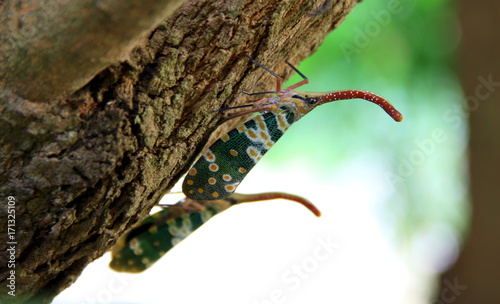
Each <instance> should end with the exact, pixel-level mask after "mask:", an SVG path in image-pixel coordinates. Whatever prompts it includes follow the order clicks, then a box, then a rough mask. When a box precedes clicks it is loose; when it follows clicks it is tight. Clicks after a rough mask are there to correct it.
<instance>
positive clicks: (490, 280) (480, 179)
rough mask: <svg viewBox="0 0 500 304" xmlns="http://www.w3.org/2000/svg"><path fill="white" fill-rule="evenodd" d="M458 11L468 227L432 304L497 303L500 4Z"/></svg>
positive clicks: (484, 0) (488, 0) (491, 0)
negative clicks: (465, 125) (466, 125)
mask: <svg viewBox="0 0 500 304" xmlns="http://www.w3.org/2000/svg"><path fill="white" fill-rule="evenodd" d="M461 10H462V13H461V23H462V32H463V33H462V36H463V42H462V52H461V56H460V76H461V80H462V83H463V87H464V90H465V95H466V96H467V97H466V104H465V105H464V109H463V110H464V115H467V114H469V137H470V139H469V167H470V198H471V209H472V210H471V224H470V231H469V233H468V235H467V239H466V240H465V242H464V247H463V250H462V252H461V253H460V256H459V258H458V260H457V262H456V263H455V265H453V266H452V267H451V269H449V270H448V271H447V272H446V273H444V274H443V275H442V277H441V286H440V288H439V290H438V294H437V298H438V300H439V301H440V302H437V303H455V304H462V303H464V304H465V303H484V304H487V303H500V289H499V286H500V263H499V262H498V260H499V257H500V204H499V202H500V187H498V183H499V181H500V157H499V155H500V140H499V138H498V133H497V132H498V130H499V129H500V121H499V119H498V113H500V103H499V100H500V90H499V87H500V75H499V74H498V71H500V60H499V59H498V58H499V57H498V54H499V52H500V41H499V40H498V35H497V33H495V31H492V29H496V28H499V27H500V3H499V2H498V1H496V0H480V1H474V2H473V1H465V2H464V3H463V5H462V7H461ZM486 12H487V13H486ZM495 72H497V73H495Z"/></svg>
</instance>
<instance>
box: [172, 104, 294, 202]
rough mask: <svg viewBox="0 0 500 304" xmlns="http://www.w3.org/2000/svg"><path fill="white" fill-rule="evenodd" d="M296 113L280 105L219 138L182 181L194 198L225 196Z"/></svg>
mask: <svg viewBox="0 0 500 304" xmlns="http://www.w3.org/2000/svg"><path fill="white" fill-rule="evenodd" d="M294 118H295V114H294V113H293V112H292V111H290V110H288V109H286V108H280V109H277V110H275V111H273V112H267V113H265V114H262V115H258V116H256V117H254V118H252V119H250V120H248V121H247V122H245V123H244V124H242V125H240V126H238V127H237V128H235V129H233V130H231V131H229V132H228V133H227V134H225V135H223V136H222V137H221V138H220V139H218V140H217V141H216V142H215V143H214V144H213V145H212V146H210V148H208V149H207V151H205V153H203V155H202V157H200V159H199V160H198V161H197V162H196V164H195V165H194V166H193V167H192V168H191V169H190V170H189V172H188V175H187V176H186V178H185V179H184V182H183V184H182V190H183V192H184V194H186V196H187V197H188V198H190V199H194V200H214V199H224V198H226V197H228V196H229V195H231V194H232V193H233V192H234V191H235V190H236V187H238V185H239V184H240V182H241V181H242V180H243V179H244V178H245V176H246V175H247V174H248V172H249V171H250V170H251V169H252V168H253V167H254V166H255V164H256V163H257V162H258V161H259V160H260V159H261V158H262V156H263V155H264V154H265V153H266V152H267V151H268V150H269V149H270V148H271V147H272V146H273V145H274V143H275V142H276V141H277V140H278V139H279V138H280V137H281V136H282V135H283V133H284V132H285V131H286V130H287V129H288V128H289V127H290V125H291V124H292V123H293V122H294Z"/></svg>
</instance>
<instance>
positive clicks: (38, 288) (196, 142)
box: [0, 0, 355, 302]
mask: <svg viewBox="0 0 500 304" xmlns="http://www.w3.org/2000/svg"><path fill="white" fill-rule="evenodd" d="M354 5H355V1H354V0H337V1H326V2H324V3H323V2H317V1H312V0H291V1H285V2H283V1H265V2H261V1H229V2H228V1H222V0H199V1H194V0H191V1H188V2H186V3H185V4H184V5H183V6H182V7H180V8H179V9H177V10H176V11H175V12H174V13H173V14H172V15H171V16H170V17H168V18H167V19H166V20H165V21H164V22H163V23H161V25H160V26H159V27H158V28H157V29H156V30H154V31H153V33H151V35H150V36H149V38H148V39H147V40H144V41H142V42H141V43H139V44H138V45H137V47H136V48H135V49H134V50H133V51H131V52H130V53H129V54H128V56H127V60H126V61H125V62H122V63H116V64H115V65H113V66H110V67H108V68H107V69H105V70H103V71H102V72H101V73H99V74H98V75H97V76H95V77H94V78H93V79H92V80H91V81H90V82H89V83H88V84H87V85H85V86H84V87H83V88H81V89H79V90H78V91H76V92H73V93H72V95H70V96H69V97H68V98H65V99H61V98H59V99H52V100H50V102H45V101H43V99H45V97H47V96H54V95H51V93H50V92H49V93H48V92H46V90H45V89H44V88H42V87H41V84H40V83H38V84H34V85H33V88H32V89H30V90H27V91H24V90H25V88H26V87H27V86H28V85H27V84H26V83H21V82H23V81H26V80H27V79H30V78H29V77H32V76H22V75H21V76H19V75H13V74H12V73H11V72H9V73H7V74H6V75H8V77H9V79H5V80H4V81H3V83H4V84H5V85H6V86H7V89H5V88H4V90H3V91H2V92H0V94H1V95H0V98H1V99H2V103H1V105H0V129H1V130H2V135H1V136H2V137H1V143H2V149H1V150H0V173H1V174H0V181H1V186H0V194H1V195H2V197H4V198H5V197H8V196H12V197H13V198H14V199H15V202H16V205H15V210H16V214H15V215H16V226H15V229H16V235H15V238H16V241H17V245H16V254H15V258H16V294H17V297H16V298H15V299H14V300H17V301H27V300H35V299H36V300H37V301H43V302H48V301H50V300H51V299H52V298H53V297H54V296H55V295H56V294H58V293H59V292H60V291H61V290H63V289H64V288H66V287H67V286H68V285H70V284H71V283H72V282H73V281H74V280H75V279H76V278H77V277H78V275H79V274H80V272H81V271H82V270H83V268H84V267H85V266H86V265H87V264H88V263H90V262H91V261H93V260H94V259H96V258H98V257H100V256H101V255H102V254H103V253H104V252H105V251H107V250H108V249H109V248H110V247H111V246H112V245H113V244H114V242H115V241H116V239H117V238H118V237H119V236H120V235H121V234H122V233H123V232H124V231H125V230H126V229H128V228H130V227H131V226H132V225H133V224H134V223H136V222H137V221H138V220H140V219H141V218H143V217H144V216H145V215H146V214H147V213H148V212H149V210H150V208H151V207H152V206H153V205H154V204H156V203H157V202H158V200H159V199H160V198H161V196H162V195H163V194H164V193H165V192H167V191H168V190H169V189H170V188H171V187H172V186H173V185H174V184H175V183H176V182H177V180H178V179H180V178H181V176H182V175H183V173H184V172H185V171H187V169H188V168H189V166H190V164H191V163H192V160H193V159H194V158H195V157H196V156H197V155H198V152H199V151H200V150H201V148H202V147H203V145H204V144H205V143H206V141H207V137H208V136H209V135H210V134H211V133H212V129H213V128H214V126H216V124H217V123H218V121H219V120H220V119H221V117H222V114H221V113H219V112H214V110H217V109H220V108H221V107H228V106H234V105H237V104H241V103H244V102H245V100H244V98H242V97H241V96H240V92H241V91H243V90H252V91H259V90H262V91H263V90H269V89H272V88H273V86H274V80H273V79H272V78H271V76H269V75H266V73H263V72H262V71H261V70H259V69H258V68H256V67H255V66H254V65H253V64H252V63H251V62H249V60H248V59H247V58H246V57H245V54H246V53H247V52H248V53H250V54H251V55H252V56H253V57H254V58H256V59H257V60H259V61H261V62H262V63H264V64H265V65H267V66H268V67H270V68H271V69H272V70H274V71H276V72H277V73H279V74H281V75H284V76H288V74H289V73H290V71H289V70H288V69H286V65H285V63H284V59H285V58H287V57H290V61H291V62H292V63H295V64H297V63H298V62H299V61H300V60H302V59H303V58H305V57H307V56H309V55H310V54H311V53H313V52H314V51H315V50H316V48H317V47H318V46H319V45H320V44H321V42H322V41H323V39H324V38H325V37H326V35H327V33H328V32H329V31H331V30H332V29H334V28H335V27H336V26H337V25H338V24H339V23H340V22H341V20H342V19H343V18H344V16H345V15H346V14H347V13H348V12H349V11H350V10H351V9H352V8H353V6H354ZM110 15H111V16H113V17H114V14H110ZM138 18H139V17H138ZM120 20H122V19H120ZM59 28H60V29H71V27H70V26H65V24H61V26H60V27H59ZM102 30H103V29H102V28H101V29H100V30H99V31H98V32H100V33H102ZM54 35H55V34H54ZM59 35H66V34H59ZM109 36H112V35H111V34H110V35H104V34H99V35H97V34H96V35H92V37H94V38H93V39H90V40H82V41H81V44H83V45H85V46H83V45H81V48H82V49H84V48H86V49H88V48H89V46H88V44H91V45H97V44H100V43H103V44H106V43H109V41H113V39H114V38H110V37H109ZM132 36H134V35H130V36H129V37H130V43H132V42H136V41H137V36H134V37H132ZM110 39H111V40H110ZM97 42H99V43H97ZM111 44H112V43H111ZM71 45H72V46H76V45H80V44H78V43H77V44H71ZM128 45H130V44H127V43H122V47H120V48H119V49H121V50H125V49H127V46H128ZM70 49H71V48H70ZM113 54H114V55H111V56H109V57H108V59H106V60H111V58H113V57H114V58H118V57H120V56H122V54H120V51H116V52H114V53H113ZM73 56H75V55H73ZM79 56H86V55H83V54H81V53H79V54H78V55H76V57H78V58H76V59H75V60H73V61H71V60H69V61H66V65H59V66H58V67H57V68H54V67H53V66H52V65H46V64H45V63H44V61H34V60H33V59H30V62H31V63H32V64H33V65H36V66H37V67H36V68H34V70H37V69H38V70H39V71H40V72H39V74H38V75H42V74H44V75H51V76H52V75H53V74H52V73H54V74H58V75H55V76H54V77H59V78H60V76H59V74H64V75H69V74H71V72H68V71H77V70H79V69H84V70H86V71H84V72H82V73H81V75H80V76H78V77H75V78H73V80H71V81H69V82H68V83H71V84H68V83H66V84H64V85H63V86H62V87H65V89H64V90H66V89H68V88H73V89H74V88H75V85H76V83H80V84H82V83H84V82H85V81H82V80H83V79H85V78H86V77H87V76H88V75H90V74H91V72H90V70H94V71H95V70H96V68H95V67H96V65H94V62H92V58H94V57H93V56H95V55H93V56H87V57H85V58H86V59H81V58H79ZM106 60H104V61H106ZM104 61H103V62H104ZM87 65H90V66H91V67H90V68H89V67H87ZM33 75H34V74H33ZM82 75H87V76H82ZM11 77H12V78H11ZM23 77H24V78H23ZM68 77H70V76H68ZM76 78H78V79H80V80H78V81H76V80H75V79H76ZM48 82H49V83H52V82H51V81H50V80H49V81H48ZM64 90H62V89H61V90H60V92H62V91H64ZM12 91H13V92H28V91H29V92H30V93H29V94H23V95H22V96H24V98H23V97H20V96H18V95H16V94H12V93H11V92H12ZM58 94H59V93H57V94H55V95H58ZM26 96H30V97H31V98H33V96H39V99H33V100H28V99H26ZM233 124H234V122H233ZM230 127H231V126H228V127H227V128H230ZM218 132H223V131H220V130H218ZM218 132H215V133H214V134H218ZM215 136H216V135H215ZM6 212H7V210H6V209H5V208H1V210H0V213H1V217H0V218H1V219H2V225H1V226H0V247H1V250H2V252H5V249H6V248H5V246H6V243H7V231H6V230H7V223H5V222H3V219H4V218H7V216H6V215H7V214H6ZM5 258H6V256H5V255H2V256H1V257H0V259H1V260H0V267H2V268H1V270H0V283H1V285H2V286H6V285H7V278H8V276H9V269H7V268H6V267H5V266H4V265H7V262H8V261H6V260H5ZM5 295H6V292H3V293H2V294H1V295H0V297H1V298H3V297H5ZM7 297H8V296H7ZM9 300H13V298H12V297H9Z"/></svg>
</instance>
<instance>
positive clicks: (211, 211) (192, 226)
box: [109, 205, 223, 273]
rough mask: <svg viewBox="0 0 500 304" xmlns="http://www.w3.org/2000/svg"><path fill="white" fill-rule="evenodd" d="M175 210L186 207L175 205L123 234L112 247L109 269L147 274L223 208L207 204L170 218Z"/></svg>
mask: <svg viewBox="0 0 500 304" xmlns="http://www.w3.org/2000/svg"><path fill="white" fill-rule="evenodd" d="M175 208H183V207H181V206H172V207H169V208H167V209H164V210H162V211H159V212H157V213H155V214H153V215H151V216H149V217H147V218H146V219H144V220H143V221H142V222H141V223H140V224H139V225H138V226H137V227H135V228H133V229H132V230H130V231H129V232H128V233H126V234H125V235H123V236H122V237H121V238H120V240H118V242H117V244H116V245H115V247H114V248H113V252H112V261H111V263H110V264H109V266H110V267H111V268H112V269H114V270H116V271H120V272H132V273H137V272H141V271H144V270H146V269H147V268H149V267H150V266H151V265H152V264H154V263H155V262H156V261H157V260H158V259H160V258H161V257H162V256H163V255H164V254H165V253H167V252H168V251H169V250H170V249H172V247H174V246H175V245H177V244H178V243H179V242H180V241H182V240H183V239H184V238H186V237H187V236H188V235H189V234H191V233H192V232H193V231H194V230H196V229H197V228H199V227H200V226H201V225H203V224H204V223H205V222H206V221H208V220H209V219H210V218H211V217H213V216H214V215H215V214H217V213H219V212H220V211H222V209H223V208H221V207H220V206H218V205H206V208H205V210H203V211H189V212H184V213H182V214H181V215H180V216H174V217H169V215H170V214H169V213H172V209H175ZM130 236H132V237H130Z"/></svg>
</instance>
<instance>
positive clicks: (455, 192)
mask: <svg viewBox="0 0 500 304" xmlns="http://www.w3.org/2000/svg"><path fill="white" fill-rule="evenodd" d="M459 38H460V32H459V28H458V21H457V20H456V12H455V3H454V2H453V1H447V0H441V1H437V0H421V1H363V2H361V3H359V4H358V5H357V6H356V7H355V8H354V10H353V12H351V13H350V14H349V15H348V16H347V18H346V20H345V21H344V22H343V23H342V24H341V25H340V26H339V28H338V29H336V30H335V31H333V32H332V33H331V34H330V35H329V36H328V37H327V39H326V40H325V42H324V44H323V45H322V46H321V47H320V48H319V49H318V51H317V52H316V53H315V54H314V55H313V56H311V57H310V58H308V59H306V60H305V61H304V62H302V63H301V64H300V66H299V69H300V70H301V71H302V72H303V73H304V74H305V75H306V76H308V78H309V80H310V84H308V85H306V86H304V87H301V88H299V89H300V90H303V91H318V92H321V91H332V90H340V89H362V90H369V91H372V92H374V93H376V94H379V95H381V96H384V97H386V98H387V99H389V100H390V101H391V102H392V103H393V105H394V106H396V108H397V109H398V110H399V111H400V112H402V113H403V115H404V117H405V118H404V120H403V122H401V123H396V122H394V121H392V120H391V119H390V117H388V116H387V115H386V114H385V113H384V112H383V111H382V110H381V109H379V108H378V107H376V106H374V105H372V104H368V103H367V102H366V101H360V100H352V101H342V102H337V103H335V104H328V105H323V106H321V108H320V110H318V109H316V110H315V111H313V112H312V113H311V114H309V115H308V116H307V117H305V118H303V119H302V120H301V121H300V122H299V123H297V126H294V127H292V128H291V130H290V131H288V132H287V134H286V135H285V137H284V138H286V139H284V140H282V141H280V142H279V143H278V144H277V145H276V146H279V148H273V149H276V150H279V151H277V152H276V153H282V155H281V157H273V158H272V163H268V165H270V166H273V167H274V168H275V169H276V170H279V169H280V167H283V166H293V164H294V163H299V162H300V163H305V164H306V167H307V168H310V170H311V172H315V174H331V173H332V172H335V171H339V170H338V169H339V167H340V166H342V164H343V163H345V162H348V161H349V160H350V159H353V158H365V159H369V160H373V159H376V160H377V162H380V163H381V164H382V168H383V169H382V170H381V171H380V178H381V180H384V182H385V183H386V184H388V185H389V187H392V188H393V190H392V194H391V195H390V199H389V201H388V202H387V210H384V211H385V212H383V214H382V216H383V217H384V219H385V220H386V221H387V223H388V230H390V231H395V234H396V237H397V239H399V240H400V241H401V240H408V239H411V238H412V236H414V235H415V233H417V234H418V231H419V229H427V228H429V227H433V226H441V225H446V226H448V227H450V229H451V230H453V231H458V232H463V231H465V229H466V224H465V223H466V220H465V219H466V214H467V212H466V211H467V209H466V207H465V206H466V204H465V203H466V201H467V200H466V198H467V182H466V177H467V176H466V174H467V173H466V158H465V150H466V141H467V132H466V130H467V125H466V121H465V118H466V113H463V112H462V111H460V110H459V109H460V108H459V105H460V104H462V100H463V96H462V91H461V88H460V85H459V81H458V78H457V75H456V71H455V65H456V62H455V59H456V58H455V55H456V52H457V48H458V43H459ZM299 80H300V78H299V76H298V75H294V76H293V77H292V79H290V80H289V81H288V82H287V85H289V84H292V83H295V82H297V81H299ZM299 126H300V127H299ZM298 143H300V144H298ZM291 151H293V153H291ZM271 152H273V151H271ZM304 155H306V156H308V157H306V158H305V157H304ZM267 159H268V160H269V158H267ZM264 160H266V158H265V159H264ZM269 161H271V160H269ZM302 167H303V166H302ZM360 191H362V189H360ZM325 195H327V194H325ZM394 228H396V229H394ZM431 230H432V228H431Z"/></svg>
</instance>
